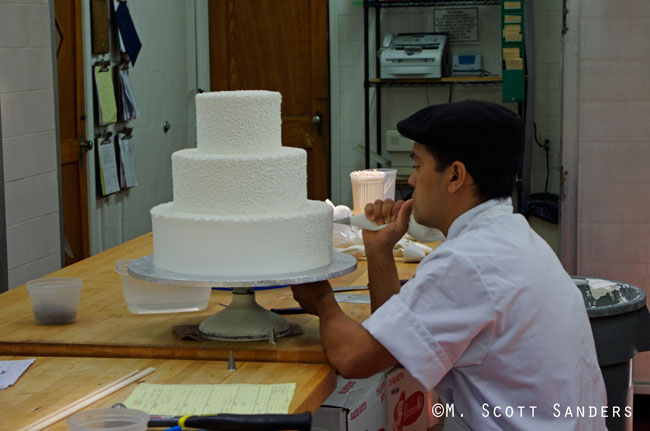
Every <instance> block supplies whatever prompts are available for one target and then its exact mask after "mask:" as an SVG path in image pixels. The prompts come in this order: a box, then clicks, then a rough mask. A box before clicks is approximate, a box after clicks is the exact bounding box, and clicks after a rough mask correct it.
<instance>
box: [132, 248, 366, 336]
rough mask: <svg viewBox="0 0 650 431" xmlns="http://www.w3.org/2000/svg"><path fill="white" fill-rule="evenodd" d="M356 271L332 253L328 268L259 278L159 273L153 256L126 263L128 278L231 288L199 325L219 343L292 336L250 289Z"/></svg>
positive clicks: (344, 258) (346, 257) (352, 261)
mask: <svg viewBox="0 0 650 431" xmlns="http://www.w3.org/2000/svg"><path fill="white" fill-rule="evenodd" d="M356 268H357V260H356V258H354V257H353V256H349V255H347V254H343V253H340V252H337V251H333V252H332V263H331V264H330V265H329V266H326V267H323V268H318V269H315V270H312V271H305V272H297V273H291V274H276V275H269V276H264V275H258V276H253V277H249V276H224V275H192V274H180V273H176V272H171V271H165V270H161V269H159V268H156V267H155V265H154V264H153V256H152V255H149V256H144V257H141V258H139V259H136V260H134V261H133V262H131V263H130V264H129V275H131V276H132V277H134V278H137V279H140V280H145V281H150V282H154V283H161V284H167V285H174V286H178V285H180V286H198V287H213V286H219V287H232V288H233V292H232V301H231V303H230V305H229V306H228V307H226V308H225V309H224V310H222V311H219V312H218V313H216V314H214V315H212V316H210V317H208V318H206V319H204V320H203V322H201V324H200V325H199V332H200V333H201V335H202V336H203V337H205V338H208V339H211V340H221V341H259V340H268V339H269V338H270V337H271V333H272V332H273V330H274V329H275V336H276V337H283V336H287V335H289V334H290V333H291V328H290V326H289V322H288V321H287V320H285V319H284V318H283V317H281V316H279V315H278V314H276V313H273V312H271V311H269V310H267V309H265V308H263V307H261V306H260V305H259V304H258V303H257V302H256V300H255V292H254V291H253V287H268V286H283V285H294V284H303V283H311V282H315V281H322V280H328V279H330V278H335V277H339V276H341V275H345V274H348V273H350V272H352V271H354V270H355V269H356Z"/></svg>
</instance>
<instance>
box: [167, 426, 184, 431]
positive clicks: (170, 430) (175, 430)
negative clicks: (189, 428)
mask: <svg viewBox="0 0 650 431" xmlns="http://www.w3.org/2000/svg"><path fill="white" fill-rule="evenodd" d="M182 429H183V428H181V426H180V425H174V426H173V427H171V428H167V429H166V430H165V431H181V430H182Z"/></svg>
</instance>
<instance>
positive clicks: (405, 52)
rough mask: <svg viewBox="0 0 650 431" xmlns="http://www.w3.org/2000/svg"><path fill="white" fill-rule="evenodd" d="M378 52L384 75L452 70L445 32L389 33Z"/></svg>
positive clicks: (430, 75) (444, 73)
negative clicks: (450, 68)
mask: <svg viewBox="0 0 650 431" xmlns="http://www.w3.org/2000/svg"><path fill="white" fill-rule="evenodd" d="M377 56H378V57H379V64H380V66H381V67H380V70H381V76H380V77H381V78H401V79H404V78H442V77H443V76H448V75H449V72H450V70H449V66H450V63H449V48H448V44H447V35H446V34H444V33H398V34H397V35H394V34H393V33H388V34H386V35H385V36H384V39H383V42H382V46H381V48H380V49H379V51H378V52H377Z"/></svg>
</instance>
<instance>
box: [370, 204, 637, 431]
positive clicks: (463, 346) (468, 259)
mask: <svg viewBox="0 0 650 431" xmlns="http://www.w3.org/2000/svg"><path fill="white" fill-rule="evenodd" d="M363 326H364V327H365V328H366V329H367V330H368V331H369V332H370V333H371V334H372V336H373V337H375V338H376V339H377V340H378V341H379V342H380V343H381V344H382V345H383V346H384V347H385V348H386V349H387V350H388V351H389V352H390V353H391V354H392V355H393V356H394V357H395V358H396V359H397V360H398V361H399V363H400V364H402V365H403V366H404V367H405V368H406V369H407V370H408V371H409V372H410V373H411V374H412V375H413V376H414V377H415V378H416V379H417V380H418V381H419V382H420V383H421V384H422V385H423V386H424V387H425V388H426V389H427V390H431V389H432V388H435V390H436V393H437V394H438V395H439V396H440V398H441V401H442V402H443V403H445V404H448V407H450V408H449V409H447V412H446V415H447V416H452V415H453V416H454V417H456V418H458V417H459V416H460V415H462V419H460V420H461V421H464V422H465V423H466V425H469V427H471V429H474V430H554V431H559V430H590V431H591V430H605V429H606V428H605V418H606V416H607V415H610V416H611V415H613V412H612V411H608V410H607V407H606V406H607V401H606V393H605V385H604V382H603V378H602V374H601V371H600V368H599V366H598V361H597V357H596V349H595V345H594V340H593V336H592V333H591V328H590V325H589V319H588V317H587V312H586V309H585V305H584V302H583V299H582V295H581V294H580V292H579V290H578V289H577V288H576V286H575V284H574V283H573V281H572V280H571V278H570V277H569V275H568V274H567V273H566V271H565V270H564V269H563V267H562V265H561V264H560V262H559V260H558V259H557V257H556V256H555V254H554V252H553V251H552V250H551V248H550V247H549V246H548V244H546V242H545V241H544V240H543V239H542V238H540V237H539V236H538V235H537V234H536V233H535V232H534V231H533V230H532V229H531V228H530V226H529V225H528V222H527V221H526V219H525V218H524V217H523V216H521V215H520V214H513V212H512V204H511V201H510V199H509V198H508V199H506V200H497V199H493V200H489V201H487V202H484V203H482V204H480V205H478V206H476V207H474V208H472V209H471V210H469V211H467V212H465V213H464V214H462V215H461V216H460V217H458V218H457V219H456V220H455V221H454V222H453V223H452V225H451V227H450V228H449V232H448V236H447V240H446V241H445V242H444V243H442V244H441V245H440V246H439V247H438V248H437V249H436V250H434V251H433V252H432V253H430V254H429V255H428V256H427V257H426V258H425V259H423V260H422V262H420V264H419V266H418V268H417V271H416V273H415V277H414V278H413V279H412V280H410V281H409V282H408V283H406V284H405V285H404V286H403V287H402V288H401V290H400V292H399V294H396V295H393V296H392V297H391V298H390V299H389V300H388V301H386V302H385V303H384V304H383V305H382V306H381V307H380V308H378V309H377V310H376V311H375V312H374V313H373V314H372V315H371V316H370V317H369V318H368V319H367V320H366V321H365V322H363ZM451 406H453V410H451ZM602 406H605V411H603V409H602ZM531 407H534V408H531ZM596 409H597V414H596V413H595V410H596ZM612 410H613V409H612ZM624 414H625V411H624V406H621V411H620V415H624ZM589 416H592V417H589ZM594 416H595V417H594Z"/></svg>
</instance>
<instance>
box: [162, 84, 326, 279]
mask: <svg viewBox="0 0 650 431" xmlns="http://www.w3.org/2000/svg"><path fill="white" fill-rule="evenodd" d="M281 100H282V97H281V95H280V93H276V92H270V91H224V92H213V93H203V94H198V95H197V96H196V117H197V118H196V125H197V148H192V149H185V150H180V151H177V152H175V153H174V154H172V178H173V191H174V199H173V202H168V203H164V204H161V205H158V206H156V207H154V208H152V209H151V219H152V229H153V248H154V257H153V260H154V265H155V266H156V267H157V268H160V269H163V270H167V271H172V272H176V273H182V274H196V275H216V276H219V278H221V277H228V276H233V277H238V276H261V277H266V276H274V275H280V274H292V273H297V272H304V271H310V270H314V269H318V268H324V267H327V266H328V265H330V263H331V261H332V210H331V207H330V206H329V205H327V204H326V203H324V202H320V201H313V200H308V199H307V174H306V169H307V155H306V153H305V151H304V150H303V149H299V148H290V147H283V146H282V138H281V117H280V104H281Z"/></svg>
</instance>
